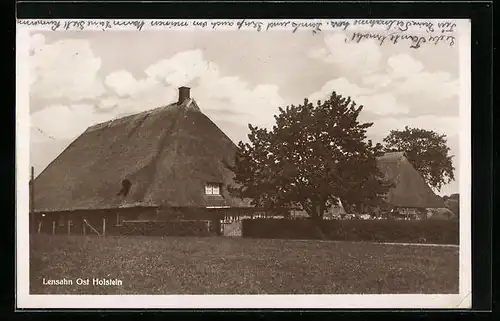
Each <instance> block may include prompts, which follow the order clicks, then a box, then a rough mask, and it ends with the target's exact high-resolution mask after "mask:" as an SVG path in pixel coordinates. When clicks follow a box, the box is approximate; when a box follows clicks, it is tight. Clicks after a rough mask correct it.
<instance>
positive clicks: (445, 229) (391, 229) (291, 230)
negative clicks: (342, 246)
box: [242, 219, 460, 245]
mask: <svg viewBox="0 0 500 321" xmlns="http://www.w3.org/2000/svg"><path fill="white" fill-rule="evenodd" d="M459 235H460V230H459V224H458V222H456V221H431V220H421V221H405V220H322V221H314V220H312V219H303V220H289V219H253V220H243V224H242V236H243V237H248V238H277V239H326V240H338V241H353V242H356V241H365V242H394V243H396V242H401V243H429V244H456V245H458V244H459V239H460V237H459Z"/></svg>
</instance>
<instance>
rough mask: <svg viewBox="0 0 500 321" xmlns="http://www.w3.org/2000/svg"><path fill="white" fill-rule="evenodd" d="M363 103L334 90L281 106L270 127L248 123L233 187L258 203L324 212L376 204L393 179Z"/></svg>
mask: <svg viewBox="0 0 500 321" xmlns="http://www.w3.org/2000/svg"><path fill="white" fill-rule="evenodd" d="M362 108H363V107H362V106H357V105H356V103H355V102H354V101H352V100H351V98H350V97H348V98H345V97H342V96H341V95H338V94H336V93H335V92H333V93H332V94H331V96H330V98H329V99H327V100H325V101H317V102H316V104H313V103H311V102H310V101H308V100H307V99H305V100H304V102H303V104H300V105H297V106H295V105H291V106H287V107H286V108H281V107H280V108H279V113H278V115H275V117H274V118H275V121H276V124H275V125H274V126H273V128H272V130H268V129H266V128H259V127H257V126H252V125H251V124H249V126H248V127H249V129H250V133H249V135H248V138H249V142H248V143H244V142H241V141H240V142H239V143H238V151H237V155H236V159H235V164H234V166H233V167H232V170H233V171H234V173H235V178H234V180H235V183H236V184H235V186H233V187H230V192H231V193H233V194H236V195H237V196H239V197H242V198H250V199H252V200H253V204H254V205H255V206H263V207H268V208H273V207H274V208H275V207H296V208H298V209H301V210H305V211H306V212H307V213H308V214H309V215H310V216H312V217H315V218H322V217H323V214H324V213H325V211H326V210H327V209H328V207H329V206H330V205H331V204H336V203H337V200H338V199H340V200H341V201H342V203H343V204H344V206H359V205H361V204H378V202H380V201H381V200H382V198H383V196H385V195H386V192H387V190H388V188H390V185H389V184H388V183H386V182H385V180H384V177H383V176H382V174H381V173H380V171H379V170H378V167H377V160H376V158H377V157H378V156H380V155H382V154H383V146H382V145H381V144H373V143H372V141H371V140H367V137H366V130H367V128H369V127H370V126H372V125H373V123H360V122H359V121H358V116H359V114H360V112H361V111H362Z"/></svg>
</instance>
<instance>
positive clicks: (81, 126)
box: [30, 104, 110, 141]
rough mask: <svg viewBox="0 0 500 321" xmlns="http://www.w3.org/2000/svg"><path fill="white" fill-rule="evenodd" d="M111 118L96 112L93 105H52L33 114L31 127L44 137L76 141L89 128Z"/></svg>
mask: <svg viewBox="0 0 500 321" xmlns="http://www.w3.org/2000/svg"><path fill="white" fill-rule="evenodd" d="M109 118H110V115H109V114H100V113H96V112H94V108H93V106H92V105H87V104H78V105H71V106H67V105H52V106H49V107H46V108H44V109H42V110H40V111H37V112H35V113H33V114H31V116H30V125H31V127H32V128H34V129H37V130H38V129H39V130H41V131H42V132H43V133H44V134H43V136H44V137H47V138H48V137H53V138H54V139H55V140H67V139H74V138H75V137H76V136H78V135H80V134H82V133H83V132H84V131H85V130H86V129H87V128H88V127H89V126H91V125H93V124H96V123H100V122H104V121H107V120H109ZM54 120H57V121H54ZM39 138H41V136H39ZM40 140H41V139H39V141H40Z"/></svg>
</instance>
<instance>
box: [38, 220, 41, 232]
mask: <svg viewBox="0 0 500 321" xmlns="http://www.w3.org/2000/svg"><path fill="white" fill-rule="evenodd" d="M41 230H42V221H40V222H38V234H40V232H41Z"/></svg>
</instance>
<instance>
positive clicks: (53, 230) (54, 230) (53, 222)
mask: <svg viewBox="0 0 500 321" xmlns="http://www.w3.org/2000/svg"><path fill="white" fill-rule="evenodd" d="M54 234H56V221H52V235H54Z"/></svg>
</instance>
